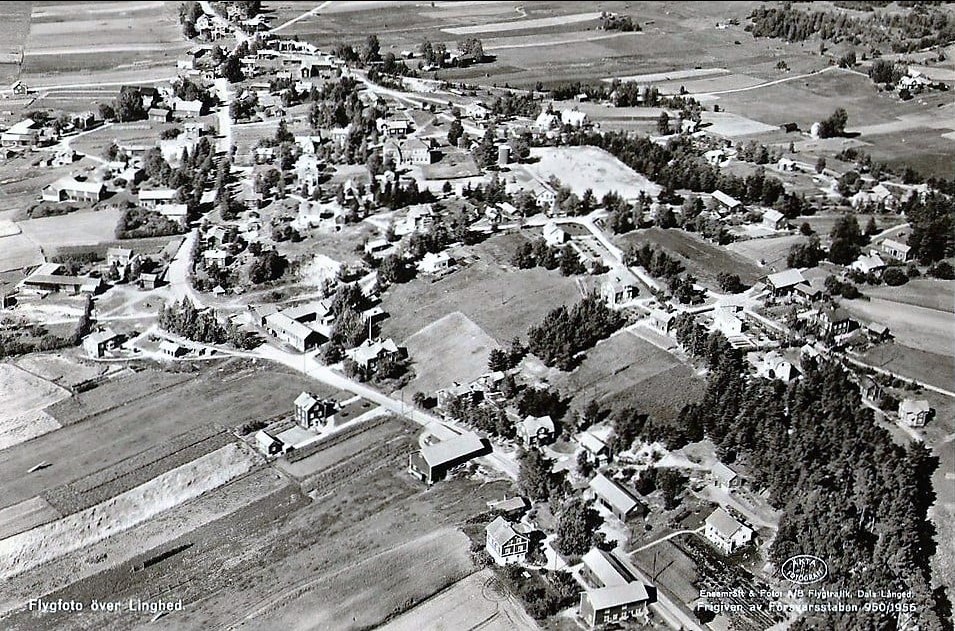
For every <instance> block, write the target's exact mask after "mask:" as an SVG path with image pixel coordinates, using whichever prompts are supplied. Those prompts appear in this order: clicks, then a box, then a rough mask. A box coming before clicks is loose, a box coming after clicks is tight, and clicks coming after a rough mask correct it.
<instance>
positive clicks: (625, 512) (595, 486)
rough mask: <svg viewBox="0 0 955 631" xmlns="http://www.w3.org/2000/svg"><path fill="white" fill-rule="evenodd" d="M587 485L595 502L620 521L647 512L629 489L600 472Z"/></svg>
mask: <svg viewBox="0 0 955 631" xmlns="http://www.w3.org/2000/svg"><path fill="white" fill-rule="evenodd" d="M588 486H589V487H590V490H591V491H593V493H594V498H595V499H596V500H597V502H598V503H599V504H601V505H602V506H604V508H606V509H607V510H609V511H610V512H611V513H613V514H614V516H615V517H616V518H617V519H619V520H621V521H626V520H627V519H629V518H630V517H632V516H633V515H634V514H635V513H640V514H643V515H646V514H647V512H648V510H647V507H646V506H644V504H643V503H642V502H640V500H638V499H637V498H636V497H634V495H633V494H632V493H631V492H630V491H628V490H627V489H625V488H624V487H622V486H620V485H619V484H617V483H616V482H614V481H613V480H611V479H610V478H608V477H606V476H605V475H604V474H602V473H598V474H597V475H595V476H594V477H593V479H592V480H591V481H590V484H588Z"/></svg>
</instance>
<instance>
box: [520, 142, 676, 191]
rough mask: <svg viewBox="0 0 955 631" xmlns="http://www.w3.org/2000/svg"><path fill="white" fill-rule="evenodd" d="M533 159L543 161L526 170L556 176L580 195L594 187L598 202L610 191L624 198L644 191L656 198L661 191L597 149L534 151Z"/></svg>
mask: <svg viewBox="0 0 955 631" xmlns="http://www.w3.org/2000/svg"><path fill="white" fill-rule="evenodd" d="M531 157H532V158H538V159H539V161H538V162H533V163H529V164H525V165H523V167H522V168H523V169H524V170H526V171H527V172H528V173H531V174H532V175H534V176H536V177H537V178H539V179H541V180H544V181H547V180H548V179H550V177H551V176H552V175H553V176H556V177H557V178H558V179H559V180H560V181H561V183H562V184H564V185H566V186H569V187H570V188H571V189H573V191H574V192H575V193H577V194H578V195H581V194H582V193H583V192H584V191H585V190H586V189H588V188H590V189H593V192H594V194H595V195H596V196H597V199H600V198H602V197H603V196H604V195H605V194H606V193H608V192H610V191H616V192H617V193H619V194H620V195H622V196H623V197H624V199H636V198H637V197H638V196H639V195H640V192H641V191H644V192H646V193H647V194H649V195H651V196H654V197H655V196H656V195H658V194H659V193H660V190H661V189H660V186H659V185H657V184H654V183H653V182H651V181H650V180H648V179H647V178H646V177H644V176H642V175H640V174H639V173H637V172H636V171H634V170H633V169H631V168H630V167H628V166H627V165H625V164H624V163H623V162H621V161H620V160H618V159H617V158H615V157H614V156H612V155H610V154H609V153H607V152H606V151H604V150H603V149H598V148H597V147H556V148H533V149H531Z"/></svg>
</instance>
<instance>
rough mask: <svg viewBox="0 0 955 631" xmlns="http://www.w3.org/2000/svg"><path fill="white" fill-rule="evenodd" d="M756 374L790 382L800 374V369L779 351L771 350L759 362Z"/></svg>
mask: <svg viewBox="0 0 955 631" xmlns="http://www.w3.org/2000/svg"><path fill="white" fill-rule="evenodd" d="M756 374H757V375H759V376H760V377H763V378H765V379H777V380H779V381H782V382H785V383H789V382H790V381H792V380H793V379H795V378H796V377H798V376H799V371H798V370H797V369H796V367H795V366H793V365H792V363H790V361H789V360H788V359H786V358H785V357H783V356H782V355H780V354H779V353H778V352H776V351H769V352H768V353H766V355H764V356H763V358H762V360H760V361H759V362H758V363H757V365H756Z"/></svg>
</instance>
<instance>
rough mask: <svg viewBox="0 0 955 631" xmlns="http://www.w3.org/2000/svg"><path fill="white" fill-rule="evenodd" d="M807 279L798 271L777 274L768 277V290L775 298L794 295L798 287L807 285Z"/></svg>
mask: <svg viewBox="0 0 955 631" xmlns="http://www.w3.org/2000/svg"><path fill="white" fill-rule="evenodd" d="M805 282H806V279H805V278H804V277H803V275H802V272H800V271H799V270H798V269H788V270H786V271H784V272H777V273H775V274H770V275H769V276H767V277H766V288H767V289H769V291H770V292H771V293H772V295H773V298H781V297H783V296H789V295H792V293H793V291H794V290H795V288H796V285H798V284H800V283H805Z"/></svg>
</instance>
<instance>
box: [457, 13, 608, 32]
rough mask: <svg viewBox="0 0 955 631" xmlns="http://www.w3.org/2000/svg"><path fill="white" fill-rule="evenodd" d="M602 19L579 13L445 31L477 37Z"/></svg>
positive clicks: (598, 14) (593, 15) (591, 14)
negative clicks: (485, 34)
mask: <svg viewBox="0 0 955 631" xmlns="http://www.w3.org/2000/svg"><path fill="white" fill-rule="evenodd" d="M599 17H600V13H599V12H598V13H577V14H572V15H561V16H556V17H550V18H536V19H530V20H514V21H511V22H492V23H489V24H478V25H475V26H459V27H455V28H446V29H443V30H444V31H446V32H448V33H451V34H452V35H475V34H478V33H500V32H503V31H522V30H525V29H538V28H549V27H552V26H563V25H565V24H577V23H579V22H592V21H594V20H596V19H597V18H599Z"/></svg>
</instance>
